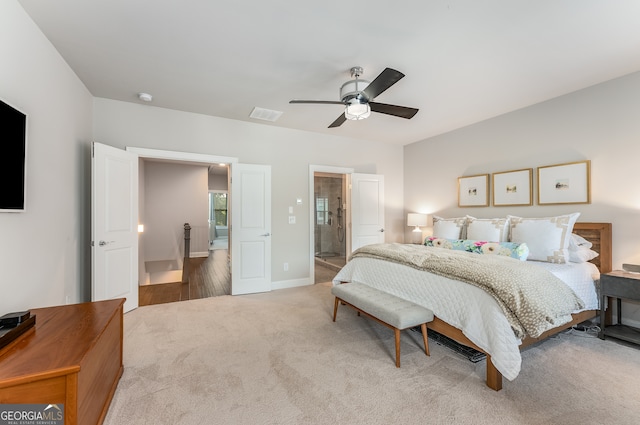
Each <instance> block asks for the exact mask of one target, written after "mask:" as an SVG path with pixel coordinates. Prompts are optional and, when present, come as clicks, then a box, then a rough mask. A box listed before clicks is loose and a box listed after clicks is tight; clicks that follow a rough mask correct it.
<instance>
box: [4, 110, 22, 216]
mask: <svg viewBox="0 0 640 425" xmlns="http://www.w3.org/2000/svg"><path fill="white" fill-rule="evenodd" d="M26 178H27V116H26V115H25V114H23V113H22V112H20V111H18V110H17V109H15V108H14V107H12V106H10V105H8V104H7V103H5V102H3V101H2V100H0V212H20V211H24V208H25V198H26V196H25V195H26V190H25V189H26Z"/></svg>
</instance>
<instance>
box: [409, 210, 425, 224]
mask: <svg viewBox="0 0 640 425" xmlns="http://www.w3.org/2000/svg"><path fill="white" fill-rule="evenodd" d="M426 225H427V215H426V214H418V213H409V214H407V226H415V227H420V226H426Z"/></svg>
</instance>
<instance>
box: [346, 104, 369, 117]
mask: <svg viewBox="0 0 640 425" xmlns="http://www.w3.org/2000/svg"><path fill="white" fill-rule="evenodd" d="M369 115H371V108H370V107H369V104H368V103H351V104H349V105H347V107H346V109H345V110H344V116H345V118H346V119H348V120H363V119H365V118H368V117H369Z"/></svg>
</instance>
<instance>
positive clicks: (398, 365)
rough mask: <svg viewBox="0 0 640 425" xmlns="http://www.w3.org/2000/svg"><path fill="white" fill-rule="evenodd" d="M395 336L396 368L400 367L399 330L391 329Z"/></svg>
mask: <svg viewBox="0 0 640 425" xmlns="http://www.w3.org/2000/svg"><path fill="white" fill-rule="evenodd" d="M393 331H394V332H395V334H396V367H400V329H398V328H393Z"/></svg>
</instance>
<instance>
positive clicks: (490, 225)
mask: <svg viewBox="0 0 640 425" xmlns="http://www.w3.org/2000/svg"><path fill="white" fill-rule="evenodd" d="M466 239H471V240H476V241H487V242H507V241H508V240H509V220H508V219H506V218H475V217H471V216H470V215H468V216H467V237H466Z"/></svg>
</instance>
